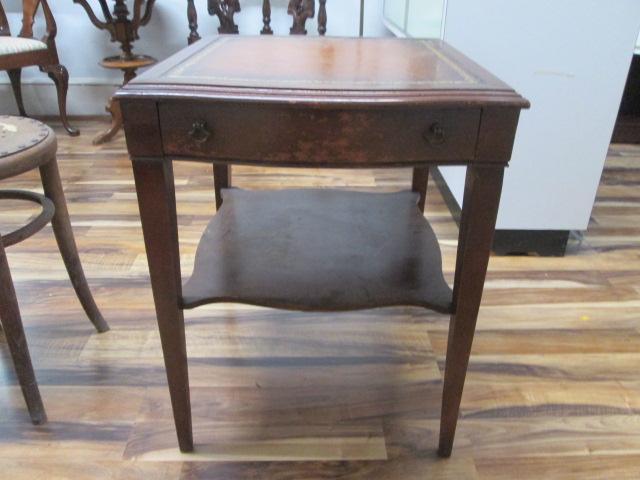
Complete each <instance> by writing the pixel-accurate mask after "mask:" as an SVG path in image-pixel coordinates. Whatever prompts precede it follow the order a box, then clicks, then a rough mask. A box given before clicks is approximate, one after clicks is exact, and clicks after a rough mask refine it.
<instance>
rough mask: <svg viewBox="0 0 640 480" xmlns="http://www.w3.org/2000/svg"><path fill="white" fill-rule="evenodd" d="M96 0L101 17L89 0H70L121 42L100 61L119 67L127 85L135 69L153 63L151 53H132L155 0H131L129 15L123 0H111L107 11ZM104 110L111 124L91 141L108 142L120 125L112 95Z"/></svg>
mask: <svg viewBox="0 0 640 480" xmlns="http://www.w3.org/2000/svg"><path fill="white" fill-rule="evenodd" d="M98 2H99V4H100V10H101V11H102V16H103V17H104V20H101V19H100V18H98V15H96V13H95V12H94V11H93V8H92V6H91V4H90V3H89V1H88V0H73V3H77V4H79V5H80V6H81V7H82V8H84V9H85V11H86V12H87V15H88V16H89V20H90V21H91V23H93V25H95V26H96V27H97V28H98V29H100V30H106V31H108V32H109V33H110V35H111V41H112V42H118V43H120V49H121V50H122V53H121V54H120V55H115V56H111V57H106V58H104V59H102V61H101V62H100V65H101V66H103V67H104V68H109V69H116V70H121V71H122V73H123V75H124V79H123V85H126V84H127V83H128V82H129V81H130V80H132V79H133V78H134V77H135V76H136V70H137V69H139V68H143V67H148V66H150V65H153V64H154V63H156V59H155V58H153V57H150V56H148V55H139V54H134V53H133V42H134V41H135V40H137V39H138V38H139V37H138V29H139V28H140V27H141V26H144V25H146V24H147V23H149V20H151V13H152V12H153V5H154V4H155V0H134V1H133V15H132V16H130V12H129V8H128V7H127V2H126V1H125V0H113V12H110V11H109V4H108V0H98ZM143 8H144V11H143ZM106 110H107V112H109V113H110V114H111V126H110V127H109V128H108V129H107V130H105V131H104V132H101V133H99V134H98V135H97V136H96V137H95V138H94V139H93V144H94V145H100V144H102V143H105V142H108V141H109V140H111V139H112V138H113V137H114V136H115V135H116V133H118V131H120V129H121V128H122V113H121V112H120V106H119V105H118V102H116V101H114V99H113V98H111V99H110V100H109V103H108V104H107V107H106Z"/></svg>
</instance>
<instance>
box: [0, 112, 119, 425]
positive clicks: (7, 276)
mask: <svg viewBox="0 0 640 480" xmlns="http://www.w3.org/2000/svg"><path fill="white" fill-rule="evenodd" d="M56 150H57V142H56V136H55V134H54V133H53V130H51V128H49V127H48V126H47V125H45V124H43V123H41V122H39V121H37V120H33V119H31V118H24V117H13V116H7V115H0V180H4V179H6V178H10V177H14V176H16V175H20V174H21V173H25V172H28V171H30V170H33V169H35V168H38V169H39V170H40V177H41V179H42V187H43V189H44V195H40V194H38V193H34V192H28V191H23V190H0V202H1V201H2V200H4V199H12V200H24V201H30V202H35V203H37V204H39V205H41V206H42V212H40V214H39V215H37V216H36V217H35V218H34V219H33V220H31V221H30V222H29V223H28V224H27V225H25V226H23V227H21V228H19V229H18V230H15V231H13V232H11V233H7V234H2V235H0V321H1V322H2V328H3V330H4V332H5V337H6V339H7V344H8V345H9V350H10V352H11V357H12V359H13V363H14V366H15V369H16V375H17V377H18V381H19V383H20V388H21V389H22V393H23V395H24V398H25V401H26V403H27V408H28V409H29V415H30V416H31V420H32V422H33V423H34V424H41V423H44V422H45V421H46V419H47V417H46V413H45V410H44V406H43V405H42V400H41V398H40V392H39V390H38V384H37V382H36V379H35V375H34V373H33V367H32V365H31V358H30V356H29V349H28V347H27V341H26V337H25V334H24V329H23V326H22V319H21V317H20V309H19V307H18V301H17V299H16V292H15V289H14V286H13V280H12V278H11V272H10V270H9V264H8V262H7V256H6V253H5V248H6V247H9V246H11V245H15V244H16V243H19V242H21V241H23V240H25V239H27V238H29V237H30V236H32V235H33V234H35V233H37V232H38V231H40V230H41V229H42V228H43V227H44V226H45V225H47V223H49V222H51V224H52V227H53V232H54V234H55V237H56V241H57V243H58V248H59V249H60V253H61V254H62V258H63V260H64V264H65V266H66V268H67V272H68V273H69V277H70V279H71V283H72V284H73V287H74V289H75V291H76V294H77V295H78V298H79V299H80V303H81V304H82V306H83V308H84V310H85V312H86V313H87V315H88V317H89V319H90V320H91V322H92V323H93V325H94V326H95V328H96V330H97V331H98V332H106V331H107V330H109V326H108V325H107V323H106V322H105V320H104V318H103V317H102V315H101V314H100V311H99V310H98V307H97V306H96V304H95V302H94V300H93V296H92V295H91V291H90V290H89V286H88V285H87V280H86V278H85V275H84V272H83V270H82V264H81V263H80V257H79V256H78V250H77V248H76V243H75V239H74V237H73V231H72V230H71V223H70V221H69V213H68V211H67V204H66V201H65V198H64V193H63V190H62V183H61V181H60V174H59V172H58V163H57V160H56Z"/></svg>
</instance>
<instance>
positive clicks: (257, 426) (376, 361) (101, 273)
mask: <svg viewBox="0 0 640 480" xmlns="http://www.w3.org/2000/svg"><path fill="white" fill-rule="evenodd" d="M51 123H52V124H53V126H54V127H55V128H56V131H57V132H58V134H59V137H58V138H59V164H60V169H61V173H62V177H63V181H64V187H65V193H66V195H67V201H68V203H69V210H70V214H71V220H72V223H73V226H74V230H75V234H76V240H77V243H78V247H79V250H80V254H81V257H82V261H83V263H84V267H85V271H86V273H87V277H88V279H89V283H90V285H91V287H92V289H93V292H94V295H95V297H96V301H97V303H98V304H99V306H100V307H101V309H102V312H103V313H104V316H105V318H106V319H107V320H108V322H109V323H110V325H111V328H112V330H111V331H110V332H108V333H106V334H103V335H97V334H96V333H94V330H93V329H92V327H91V324H90V323H89V321H88V320H87V319H86V317H85V316H84V313H83V311H82V309H81V307H80V305H79V303H78V301H77V299H76V297H75V295H74V292H73V289H72V288H71V285H70V283H69V280H68V278H67V275H66V272H65V270H64V265H63V263H62V260H61V259H60V257H59V254H58V252H57V250H56V246H55V241H54V238H53V234H52V231H51V228H50V227H46V228H45V229H44V230H43V231H42V232H40V233H38V234H37V235H36V236H34V237H33V238H31V239H29V240H28V241H26V242H23V243H21V244H19V245H17V246H15V247H11V248H9V249H8V256H9V262H10V264H11V268H12V273H13V276H14V280H15V284H16V290H17V294H18V298H19V302H20V306H21V309H22V315H23V320H24V323H25V326H26V333H27V337H28V341H29V345H30V348H31V353H32V357H33V361H34V366H35V370H36V375H37V378H38V381H39V384H40V387H41V391H42V396H43V400H44V402H45V406H46V408H47V411H48V416H49V423H48V424H46V425H44V426H39V427H35V426H32V425H31V423H30V422H29V418H28V415H27V412H26V409H25V405H24V402H23V399H22V396H21V394H20V389H19V387H18V386H17V383H16V378H15V375H14V373H13V368H12V366H11V364H10V358H9V355H8V352H7V348H6V344H5V342H4V338H3V337H2V334H0V472H1V473H0V477H1V478H7V479H12V480H22V479H25V480H26V479H29V480H32V479H54V478H55V479H85V478H89V479H94V478H95V479H116V480H122V479H159V480H164V479H176V480H178V479H180V480H187V479H189V480H190V479H225V480H235V479H282V480H285V479H286V480H290V479H334V478H340V479H367V480H370V479H371V480H373V479H392V480H412V479H455V480H460V479H463V480H464V479H472V480H489V479H505V480H512V479H516V478H517V479H520V480H528V479H581V480H585V479H586V480H591V479H598V480H599V479H638V478H640V368H638V366H639V365H640V348H639V347H640V188H639V187H640V185H639V184H640V147H634V146H627V145H614V146H612V147H611V149H610V154H609V157H608V159H607V163H606V166H605V171H604V174H603V177H602V182H601V185H600V189H599V191H598V196H597V199H596V204H595V208H594V210H593V215H592V219H591V223H590V226H589V230H588V231H587V232H586V233H585V234H584V235H582V236H579V237H578V236H574V237H572V239H571V242H570V246H569V252H568V255H567V256H566V257H564V258H539V257H516V256H511V257H492V258H491V262H490V266H489V273H488V277H487V284H486V294H485V297H484V301H483V305H482V308H481V311H480V316H479V321H478V331H477V335H476V341H475V343H474V348H473V355H472V357H471V364H470V367H469V374H468V376H467V385H466V388H465V394H464V397H463V401H462V408H461V419H460V422H459V424H458V434H457V438H456V443H455V447H454V453H453V456H452V457H451V458H450V459H448V460H444V459H440V458H438V457H437V456H436V454H435V450H436V446H437V434H438V418H439V414H440V395H441V389H442V368H443V365H444V354H445V347H446V331H447V326H448V318H447V317H446V316H445V315H439V314H435V313H430V312H427V311H425V310H421V309H419V308H405V307H403V308H384V309H378V310H369V311H363V312H353V313H345V314H339V315H336V314H324V313H322V314H319V313H298V312H286V311H278V310H269V309H264V308H258V307H251V306H243V305H234V304H219V305H209V306H206V307H202V308H198V309H196V310H193V311H187V312H185V317H186V324H187V345H188V351H189V357H190V375H191V385H192V392H193V393H192V396H193V398H192V402H193V416H194V434H195V442H196V453H195V454H193V455H182V454H180V453H179V451H178V447H177V441H176V437H175V432H174V428H173V420H172V416H171V408H170V403H169V395H168V390H167V388H166V379H165V375H164V368H163V363H162V355H161V351H160V340H159V336H158V332H157V327H156V324H155V314H154V308H153V301H152V297H151V290H150V288H149V280H148V272H147V265H146V257H145V252H144V244H143V241H142V232H141V228H140V221H139V216H138V207H137V202H136V196H135V189H134V184H133V177H132V174H131V169H130V165H129V162H128V158H127V154H126V148H125V145H124V140H123V138H122V137H121V136H120V137H118V138H117V139H116V140H115V141H113V142H111V143H109V144H107V145H103V146H93V145H92V144H91V139H92V138H93V137H94V135H95V134H96V133H97V132H98V131H99V130H101V129H102V128H103V126H104V120H102V119H85V120H81V121H80V120H76V124H78V125H79V126H80V127H81V128H82V135H81V136H80V137H78V138H71V137H68V136H67V135H65V134H64V133H63V130H62V129H61V127H60V125H59V124H57V123H56V122H55V121H51ZM410 175H411V173H410V171H409V170H380V171H371V170H359V171H348V170H347V171H340V170H318V171H310V170H296V169H263V168H249V167H236V168H234V183H235V184H236V185H238V186H240V187H243V188H248V189H251V188H261V189H278V188H285V187H296V188H303V187H314V188H324V187H339V188H348V189H358V190H375V191H392V190H398V189H401V188H407V187H408V186H409V185H410ZM176 178H177V187H176V188H177V199H178V211H179V225H180V240H181V246H182V251H181V256H182V266H183V275H184V276H185V277H186V276H187V275H188V274H189V273H190V272H191V269H192V266H193V261H194V255H195V249H196V246H197V243H198V240H199V238H200V235H201V233H202V231H203V230H204V228H205V227H206V225H207V223H208V221H209V219H210V217H211V215H213V214H214V210H215V209H214V195H213V179H212V172H211V168H210V166H207V165H200V164H196V163H193V164H180V165H178V166H177V168H176ZM0 188H28V189H32V190H37V191H39V190H40V183H39V179H38V177H37V174H36V173H35V172H33V173H29V174H26V175H23V176H21V177H18V178H15V179H11V180H10V181H3V182H2V184H0ZM34 212H35V210H34V209H33V208H32V207H31V206H28V205H27V206H25V205H22V204H19V203H17V202H11V203H3V204H2V205H0V227H1V228H2V230H1V231H8V230H9V229H12V228H13V227H16V226H18V225H20V224H21V223H22V222H23V221H24V220H25V219H27V218H29V217H30V216H31V215H33V214H34ZM426 212H427V213H426V215H427V217H428V219H429V221H430V222H431V224H432V226H433V228H434V230H435V232H436V235H437V236H438V239H439V242H440V246H441V249H442V252H443V257H444V258H443V262H444V269H445V277H446V279H447V280H448V281H449V282H451V280H452V276H453V266H454V261H455V248H456V241H457V240H456V239H457V227H456V225H455V223H454V222H453V220H452V219H451V216H450V214H449V212H448V210H447V208H446V206H445V204H444V201H443V199H442V197H441V196H440V194H439V192H438V190H437V188H436V187H435V185H430V186H429V193H428V198H427V207H426Z"/></svg>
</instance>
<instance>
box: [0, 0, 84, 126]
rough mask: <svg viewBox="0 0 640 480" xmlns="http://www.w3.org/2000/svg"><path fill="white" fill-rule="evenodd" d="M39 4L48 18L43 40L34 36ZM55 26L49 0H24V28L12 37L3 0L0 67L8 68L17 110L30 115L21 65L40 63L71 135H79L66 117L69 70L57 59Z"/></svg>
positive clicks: (61, 117)
mask: <svg viewBox="0 0 640 480" xmlns="http://www.w3.org/2000/svg"><path fill="white" fill-rule="evenodd" d="M38 5H42V12H43V13H44V18H45V22H46V33H45V35H44V37H43V38H42V40H36V39H34V38H33V22H34V16H35V14H36V11H37V10H38ZM56 28H57V27H56V22H55V20H54V18H53V14H52V13H51V9H50V8H49V4H48V3H47V0H23V1H22V29H21V30H20V34H19V35H18V36H17V37H12V36H11V31H10V30H9V22H8V21H7V16H6V14H5V11H4V7H3V6H2V3H1V0H0V70H6V71H7V73H8V74H9V79H10V80H11V86H12V87H13V93H14V95H15V97H16V103H17V104H18V110H19V111H20V115H22V116H26V115H27V114H26V111H25V109H24V104H23V102H22V89H21V86H20V77H21V74H22V69H23V68H25V67H32V66H37V67H38V68H40V71H42V72H43V73H46V74H47V75H49V78H51V80H53V82H54V83H55V85H56V90H57V93H58V108H59V109H60V119H61V120H62V124H63V125H64V128H65V129H66V130H67V132H69V134H70V135H78V133H80V132H79V131H78V130H77V129H75V128H73V127H72V126H71V125H70V124H69V120H68V119H67V90H68V88H69V73H68V72H67V69H66V68H65V66H64V65H61V64H60V61H59V60H58V50H57V49H56V42H55V38H56V33H57V30H56Z"/></svg>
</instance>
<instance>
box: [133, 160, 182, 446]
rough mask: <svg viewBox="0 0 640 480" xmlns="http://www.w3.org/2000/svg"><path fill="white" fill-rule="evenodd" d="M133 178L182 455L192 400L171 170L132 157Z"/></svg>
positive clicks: (163, 163) (160, 163)
mask: <svg viewBox="0 0 640 480" xmlns="http://www.w3.org/2000/svg"><path fill="white" fill-rule="evenodd" d="M133 174H134V178H135V182H136V191H137V193H138V205H139V207H140V218H141V220H142V231H143V234H144V242H145V247H146V249H147V260H148V262H149V273H150V276H151V289H152V291H153V299H154V302H155V307H156V316H157V319H158V328H159V330H160V340H161V342H162V352H163V354H164V362H165V368H166V371H167V380H168V383H169V393H170V395H171V406H172V408H173V417H174V420H175V425H176V431H177V434H178V443H179V445H180V450H181V451H182V452H191V451H192V450H193V433H192V428H191V401H190V395H189V371H188V368H187V347H186V342H185V332H184V315H183V312H182V309H181V308H180V304H179V302H180V298H181V296H182V278H181V275H180V249H179V245H178V230H177V228H178V227H177V219H176V200H175V187H174V181H173V166H172V164H171V162H169V161H163V160H162V159H145V160H139V159H134V160H133Z"/></svg>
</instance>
